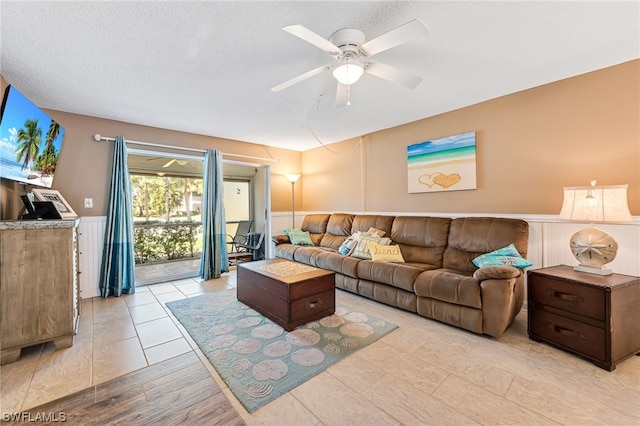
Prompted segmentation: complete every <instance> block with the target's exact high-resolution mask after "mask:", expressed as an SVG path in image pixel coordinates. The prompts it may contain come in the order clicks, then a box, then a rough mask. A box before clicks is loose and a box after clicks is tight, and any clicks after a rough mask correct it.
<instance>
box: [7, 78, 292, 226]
mask: <svg viewBox="0 0 640 426" xmlns="http://www.w3.org/2000/svg"><path fill="white" fill-rule="evenodd" d="M1 84H2V87H1V90H2V92H1V93H4V89H5V87H6V85H7V82H6V81H5V80H4V78H2V80H1ZM18 90H20V88H19V87H18ZM47 113H48V114H49V115H50V116H51V117H52V118H53V119H55V120H56V121H58V122H59V123H60V124H61V125H62V126H63V127H64V128H65V136H64V140H63V144H62V150H61V152H60V159H59V162H58V167H57V170H56V174H55V177H54V180H53V188H54V189H57V190H59V191H60V192H61V193H62V194H63V195H64V197H65V198H66V199H67V201H68V202H69V204H71V207H72V208H73V209H74V210H75V211H76V213H77V214H78V215H80V216H104V215H106V213H107V202H108V196H109V185H110V176H111V161H112V158H113V143H111V142H95V141H94V140H93V135H94V134H95V133H100V134H101V135H104V136H110V137H114V136H118V135H123V136H125V138H126V139H130V140H138V141H147V142H155V143H159V144H166V145H177V146H184V147H190V148H198V149H207V148H212V149H219V150H221V151H222V152H226V153H233V154H241V155H250V156H255V157H264V158H276V159H279V160H280V161H278V162H264V164H268V165H270V166H271V204H272V210H274V211H290V210H291V184H290V183H289V181H288V180H287V179H286V178H285V177H284V174H286V173H292V172H300V169H301V158H302V154H301V153H300V152H298V151H291V150H286V149H279V148H273V147H268V146H264V145H258V144H252V143H247V142H240V141H233V140H228V139H221V138H214V137H208V136H202V135H196V134H191V133H184V132H177V131H172V130H164V129H159V128H155V127H147V126H140V125H136V124H130V123H124V122H119V121H113V120H106V119H101V118H95V117H89V116H84V115H78V114H71V113H66V112H61V111H54V110H47ZM137 148H146V147H141V146H137ZM225 158H228V159H230V160H235V161H242V162H247V163H252V162H253V163H260V162H259V161H257V160H248V159H242V158H236V157H225ZM297 189H298V188H297ZM298 190H299V189H298ZM22 191H23V188H22V187H21V186H20V185H15V184H13V183H12V182H9V181H7V180H5V179H3V180H2V198H1V201H2V205H3V206H2V219H14V218H15V217H16V215H17V213H16V209H18V208H19V207H21V206H22V203H21V202H20V200H19V198H17V196H18V195H19V194H20V193H21V192H22ZM297 192H298V191H297ZM296 196H297V198H298V199H299V200H300V202H299V207H298V208H302V201H301V198H302V197H301V192H299V193H297V194H296ZM85 197H91V198H93V204H94V208H92V209H85V208H84V207H83V199H84V198H85ZM296 204H298V202H296Z"/></svg>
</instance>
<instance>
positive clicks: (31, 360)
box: [0, 272, 640, 426]
mask: <svg viewBox="0 0 640 426" xmlns="http://www.w3.org/2000/svg"><path fill="white" fill-rule="evenodd" d="M234 287H235V273H234V272H231V273H227V274H224V276H223V277H222V278H220V279H217V280H210V281H205V282H200V280H199V279H184V280H180V281H175V282H167V283H163V284H156V285H152V286H144V287H139V288H138V289H137V292H136V294H134V295H130V296H123V297H120V298H108V299H100V298H95V299H89V300H84V301H83V303H82V314H81V317H80V318H81V320H80V330H79V333H78V335H77V336H76V337H75V342H74V345H73V346H72V347H71V348H68V349H64V350H60V351H55V350H54V348H53V346H52V345H51V344H44V345H39V346H36V347H32V348H29V349H25V350H23V355H22V358H21V359H20V361H18V362H15V363H12V364H8V365H5V366H2V368H1V371H0V373H1V375H0V378H1V383H0V388H1V394H0V412H2V413H6V412H17V411H20V410H25V409H28V408H31V407H35V406H37V405H39V404H42V403H44V402H47V401H51V400H54V399H56V398H59V397H61V396H64V395H68V394H71V393H73V392H76V391H79V390H81V389H84V388H87V387H89V386H90V385H95V384H98V383H102V382H105V381H108V380H110V379H113V378H115V377H118V376H121V375H123V374H126V373H129V372H131V371H134V370H137V369H140V368H144V367H146V366H148V365H152V364H155V363H157V362H160V361H162V360H165V359H168V358H170V357H174V356H176V355H178V354H182V353H185V352H188V351H195V353H196V354H197V355H198V356H199V357H200V359H201V360H202V362H203V364H204V365H205V366H206V367H207V369H208V370H209V371H210V372H211V374H212V376H213V377H214V379H215V380H216V382H217V383H218V384H219V385H220V386H221V388H222V389H223V391H224V392H225V394H226V395H227V397H228V398H229V400H230V401H231V403H232V404H233V405H234V406H235V408H236V409H237V410H238V412H239V413H240V415H241V416H242V417H243V419H244V420H245V421H246V422H247V424H249V425H296V426H297V425H343V424H362V425H379V424H394V425H400V424H401V425H419V424H464V425H468V424H484V425H489V424H491V425H493V424H536V425H540V424H554V425H557V424H564V425H589V424H593V425H603V424H607V425H638V424H640V357H638V356H633V357H631V358H629V359H627V360H626V361H624V362H623V363H621V364H620V365H619V366H618V368H617V369H616V370H615V371H613V372H607V371H605V370H602V369H600V368H598V367H595V366H594V365H592V364H591V363H589V362H587V361H584V360H581V359H580V358H577V357H575V356H573V355H570V354H567V353H564V352H562V351H559V350H557V349H554V348H551V347H549V346H547V345H544V344H540V343H536V342H533V341H531V340H529V339H528V337H527V334H526V312H521V313H520V315H518V317H517V318H516V321H515V323H514V324H513V325H512V326H511V327H510V328H509V330H508V331H507V333H506V334H505V335H504V336H503V337H502V338H500V339H493V338H489V337H485V336H479V335H476V334H473V333H469V332H466V331H463V330H459V329H457V328H454V327H451V326H448V325H445V324H441V323H438V322H435V321H431V320H428V319H424V318H420V317H418V316H417V315H414V314H411V313H407V312H403V311H400V310H398V309H395V308H391V307H388V306H385V305H381V304H378V303H375V302H372V301H369V300H367V299H364V298H362V297H359V296H355V295H352V294H349V293H346V292H342V291H338V292H337V302H338V303H342V304H345V305H348V306H351V307H354V308H360V309H365V310H366V311H367V312H370V313H371V314H372V315H376V316H380V317H384V318H385V319H387V320H389V321H392V322H394V323H396V324H398V325H399V328H398V329H397V330H395V331H394V332H392V333H390V334H389V335H387V336H385V337H384V338H382V339H381V340H380V341H378V342H376V343H374V344H372V345H371V346H369V347H367V348H365V349H363V350H361V351H360V352H358V353H356V354H354V355H352V356H351V357H349V358H347V359H346V360H344V361H342V362H340V363H338V364H336V365H334V366H332V367H331V368H329V369H328V370H327V371H325V372H323V373H321V374H320V375H318V376H316V377H315V378H313V379H311V380H309V381H308V382H306V383H304V384H303V385H301V386H299V387H298V388H296V389H294V390H292V391H291V392H289V393H287V394H286V395H284V396H282V397H281V398H279V399H277V400H276V401H274V402H272V403H270V404H268V405H267V406H265V407H263V408H261V409H259V410H258V411H256V412H255V413H253V414H248V413H247V412H246V411H245V410H244V409H243V407H242V406H241V405H240V404H239V403H238V402H237V400H236V399H235V398H234V396H233V394H232V393H231V392H230V391H229V390H228V389H227V388H226V386H225V384H224V382H223V381H222V380H221V379H220V378H219V376H218V375H217V373H216V372H215V370H213V368H212V367H211V365H210V364H209V362H208V361H207V360H206V358H205V357H204V356H203V355H202V353H201V351H200V350H199V349H198V348H197V346H196V345H195V343H194V342H193V341H192V340H191V338H190V337H189V335H188V334H187V333H186V331H185V330H184V329H183V328H182V326H181V325H180V324H179V323H177V321H175V319H174V318H173V316H172V315H171V314H170V313H169V312H168V310H167V309H166V307H165V305H164V304H165V303H166V302H167V301H170V300H176V299H181V298H185V297H191V296H195V295H198V294H202V293H205V292H212V291H220V290H224V289H232V288H234Z"/></svg>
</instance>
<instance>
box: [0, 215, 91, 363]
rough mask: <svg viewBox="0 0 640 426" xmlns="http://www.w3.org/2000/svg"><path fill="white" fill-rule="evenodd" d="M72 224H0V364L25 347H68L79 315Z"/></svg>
mask: <svg viewBox="0 0 640 426" xmlns="http://www.w3.org/2000/svg"><path fill="white" fill-rule="evenodd" d="M77 228H78V221H77V220H51V221H9V222H0V270H1V272H0V349H1V351H0V354H1V359H0V365H4V364H7V363H10V362H14V361H17V360H18V359H20V350H21V348H23V347H26V346H32V345H35V344H38V343H43V342H49V341H53V343H54V344H55V346H56V349H60V348H67V347H69V346H71V345H72V344H73V335H74V334H75V332H76V329H77V324H78V319H79V315H80V309H79V308H80V298H79V296H80V295H79V289H78V276H77V274H78V250H77V242H78V234H77Z"/></svg>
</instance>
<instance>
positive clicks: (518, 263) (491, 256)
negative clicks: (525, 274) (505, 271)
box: [473, 244, 533, 268]
mask: <svg viewBox="0 0 640 426" xmlns="http://www.w3.org/2000/svg"><path fill="white" fill-rule="evenodd" d="M473 264H474V265H476V266H477V267H478V268H482V267H483V266H496V265H508V266H513V267H515V268H528V267H529V266H531V265H533V263H531V262H529V261H528V260H527V259H525V258H523V257H522V256H520V252H518V249H516V247H515V246H514V245H513V244H509V245H508V246H506V247H502V248H500V249H498V250H494V251H492V252H491V253H486V254H482V255H480V256H478V257H476V258H475V259H473Z"/></svg>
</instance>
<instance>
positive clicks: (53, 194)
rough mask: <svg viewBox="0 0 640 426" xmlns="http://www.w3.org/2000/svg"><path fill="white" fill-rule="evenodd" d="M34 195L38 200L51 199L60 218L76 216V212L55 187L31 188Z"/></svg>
mask: <svg viewBox="0 0 640 426" xmlns="http://www.w3.org/2000/svg"><path fill="white" fill-rule="evenodd" d="M32 192H33V195H34V197H35V198H36V199H37V200H38V201H51V202H53V206H54V207H55V208H56V210H57V211H58V213H59V214H60V217H61V218H62V219H73V218H76V217H78V215H77V214H76V212H74V211H73V209H72V208H71V206H70V205H69V203H67V200H65V199H64V197H63V196H62V194H61V193H60V192H59V191H56V190H55V189H39V188H34V189H32Z"/></svg>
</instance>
